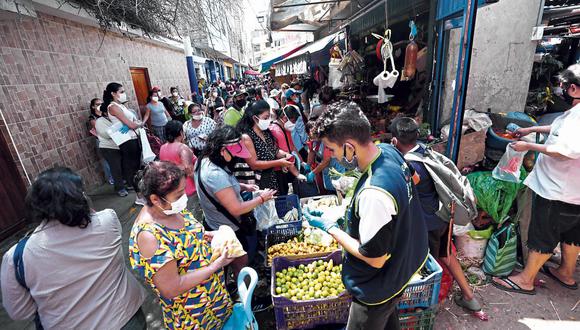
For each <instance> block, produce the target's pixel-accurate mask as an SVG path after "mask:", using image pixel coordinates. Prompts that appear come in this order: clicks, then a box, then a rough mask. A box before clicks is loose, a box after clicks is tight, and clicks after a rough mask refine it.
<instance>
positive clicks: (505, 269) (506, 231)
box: [482, 223, 518, 276]
mask: <svg viewBox="0 0 580 330" xmlns="http://www.w3.org/2000/svg"><path fill="white" fill-rule="evenodd" d="M517 242H518V237H517V234H516V231H515V228H514V225H513V224H511V223H510V224H508V225H507V226H504V227H502V228H501V229H499V230H498V231H496V232H495V233H493V235H492V236H491V239H490V240H489V243H488V244H487V249H486V250H485V259H484V261H483V267H482V270H483V271H484V272H485V273H486V274H489V275H493V276H507V275H509V274H510V273H511V272H512V270H513V269H514V267H515V265H516V257H517Z"/></svg>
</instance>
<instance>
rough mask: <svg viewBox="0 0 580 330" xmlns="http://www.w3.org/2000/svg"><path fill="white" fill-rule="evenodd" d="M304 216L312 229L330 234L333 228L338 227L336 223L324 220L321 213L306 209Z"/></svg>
mask: <svg viewBox="0 0 580 330" xmlns="http://www.w3.org/2000/svg"><path fill="white" fill-rule="evenodd" d="M302 214H303V215H304V217H305V218H306V220H308V223H309V224H310V225H311V226H312V227H315V228H319V229H322V230H324V231H325V232H328V231H329V230H330V229H331V228H333V227H338V225H337V224H336V221H334V220H332V219H326V218H324V216H323V215H322V212H321V211H317V210H310V209H308V208H305V209H304V210H303V212H302Z"/></svg>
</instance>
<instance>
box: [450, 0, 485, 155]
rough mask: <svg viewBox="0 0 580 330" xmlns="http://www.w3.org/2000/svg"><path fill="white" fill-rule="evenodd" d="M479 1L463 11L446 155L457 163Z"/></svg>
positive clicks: (469, 3) (469, 1) (473, 2)
mask: <svg viewBox="0 0 580 330" xmlns="http://www.w3.org/2000/svg"><path fill="white" fill-rule="evenodd" d="M477 1H478V0H467V3H466V6H465V9H464V11H463V28H462V30H461V32H462V34H461V44H460V45H461V47H460V48H459V61H458V63H457V76H456V78H455V91H454V93H453V107H452V109H451V123H450V128H449V141H447V149H446V154H447V156H449V158H450V159H451V160H452V161H453V162H454V163H457V158H458V156H459V144H460V142H461V133H462V125H463V114H464V112H465V97H466V95H467V85H468V81H469V68H470V65H471V53H472V50H473V36H474V32H475V19H476V16H477Z"/></svg>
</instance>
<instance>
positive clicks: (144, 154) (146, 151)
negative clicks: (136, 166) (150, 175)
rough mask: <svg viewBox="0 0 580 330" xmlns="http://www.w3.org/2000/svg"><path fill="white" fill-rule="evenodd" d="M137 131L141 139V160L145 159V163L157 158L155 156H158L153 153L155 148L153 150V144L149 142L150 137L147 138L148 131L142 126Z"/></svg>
mask: <svg viewBox="0 0 580 330" xmlns="http://www.w3.org/2000/svg"><path fill="white" fill-rule="evenodd" d="M137 133H138V134H139V140H140V141H141V161H143V164H149V163H151V162H152V161H153V160H155V157H157V156H156V155H155V154H154V153H153V150H151V145H150V144H149V139H147V133H146V132H145V130H144V129H142V128H140V129H138V130H137Z"/></svg>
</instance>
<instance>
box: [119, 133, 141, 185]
mask: <svg viewBox="0 0 580 330" xmlns="http://www.w3.org/2000/svg"><path fill="white" fill-rule="evenodd" d="M119 149H121V156H122V157H123V163H122V167H123V177H124V178H125V181H127V184H128V185H132V186H133V188H134V189H135V192H139V187H138V184H137V181H136V180H135V174H137V171H139V168H141V146H140V145H139V141H138V140H137V139H132V140H129V141H127V142H125V143H123V144H121V145H120V146H119Z"/></svg>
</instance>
